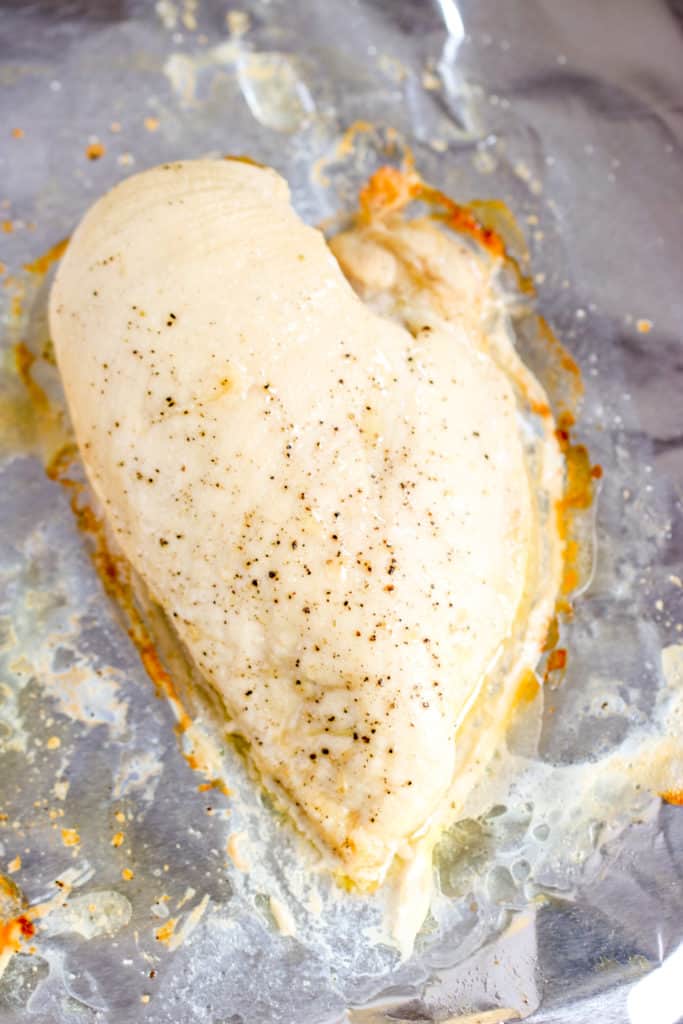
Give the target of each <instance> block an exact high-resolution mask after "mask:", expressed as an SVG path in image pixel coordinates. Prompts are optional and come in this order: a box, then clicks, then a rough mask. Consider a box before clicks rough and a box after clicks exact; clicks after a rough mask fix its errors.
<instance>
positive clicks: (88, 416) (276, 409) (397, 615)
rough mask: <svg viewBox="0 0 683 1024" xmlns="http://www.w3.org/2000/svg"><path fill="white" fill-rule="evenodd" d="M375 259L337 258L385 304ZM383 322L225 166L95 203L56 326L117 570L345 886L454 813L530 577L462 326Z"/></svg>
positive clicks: (527, 527) (166, 175) (63, 272)
mask: <svg viewBox="0 0 683 1024" xmlns="http://www.w3.org/2000/svg"><path fill="white" fill-rule="evenodd" d="M418 243H419V244H422V242H421V241H420V239H418ZM424 244H427V243H424ZM354 246H355V248H354ZM390 249H391V247H390V246H389V247H386V248H382V247H381V246H380V245H377V244H375V243H374V242H372V240H369V241H368V240H367V239H366V240H365V241H364V242H363V244H362V245H360V243H359V244H358V245H356V243H355V242H354V241H353V240H349V239H346V241H345V242H342V243H341V244H340V249H339V251H340V257H341V256H342V255H345V257H346V259H347V261H350V262H353V259H354V252H356V250H357V255H358V259H359V261H360V262H359V264H358V275H359V277H360V278H361V279H362V280H363V281H365V284H366V286H367V287H371V288H372V289H374V290H375V291H377V290H379V291H381V290H382V288H384V287H389V286H390V285H391V280H392V275H394V276H395V274H396V267H395V266H392V262H391V260H392V257H391V252H390ZM418 249H419V245H418ZM342 250H343V252H342ZM437 250H438V246H437ZM437 250H435V251H437ZM439 251H440V250H439ZM423 255H424V254H423ZM423 255H420V253H419V252H417V255H416V259H423ZM437 257H438V252H437ZM426 258H427V257H424V259H426ZM463 280H464V281H465V283H466V282H467V278H466V277H465V278H463ZM368 282H369V284H368ZM475 283H476V282H475ZM472 287H474V284H473V285H472ZM461 294H462V298H461V299H460V300H458V301H460V302H462V304H463V310H461V312H463V311H464V310H465V308H466V304H467V301H468V288H467V287H463V288H462V289H461ZM472 298H473V300H474V296H473V297H472ZM456 305H457V303H456ZM387 312H391V317H390V316H389V315H380V314H378V313H377V312H373V311H372V310H371V309H370V308H369V307H368V306H367V305H366V304H365V303H364V302H363V301H361V299H360V298H359V297H358V295H357V294H356V293H355V292H354V291H353V289H352V288H351V286H350V285H349V283H348V281H347V279H346V278H345V276H344V274H343V273H342V272H341V270H340V267H339V264H338V263H337V261H336V260H335V257H334V256H333V255H332V253H331V252H330V250H329V248H328V247H327V245H326V243H325V241H324V239H323V237H322V235H321V234H320V233H319V232H317V231H315V230H313V229H311V228H309V227H306V226H305V225H304V224H303V223H302V222H301V221H300V220H299V218H298V217H297V215H296V214H295V212H294V211H293V209H292V207H291V205H290V201H289V194H288V188H287V185H286V183H285V182H284V181H283V179H282V178H280V177H279V176H278V175H277V174H275V173H274V172H273V171H271V170H268V169H265V168H260V167H255V166H250V165H247V164H245V163H241V162H234V161H191V162H185V163H177V164H171V165H165V166H163V167H159V168H156V169H154V170H151V171H148V172H145V173H143V174H140V175H137V176H135V177H132V178H129V179H128V180H127V181H125V182H124V183H123V184H121V185H119V186H117V187H116V188H115V189H114V190H113V191H112V192H110V193H109V194H108V195H106V196H105V197H104V198H103V199H101V200H99V201H98V202H97V203H96V204H95V205H94V206H93V207H92V209H91V210H90V211H89V212H88V213H87V215H86V216H85V218H84V220H83V221H82V223H81V224H80V226H79V227H78V229H77V231H76V233H75V235H74V237H73V239H72V241H71V243H70V245H69V247H68V250H67V252H66V255H65V257H64V259H63V261H62V263H61V266H60V267H59V270H58V274H57V277H56V281H55V284H54V287H53V291H52V295H51V308H50V322H51V330H52V335H53V339H54V343H55V347H56V352H57V357H58V362H59V367H60V371H61V374H62V377H63V380H64V385H65V389H66V393H67V398H68V402H69V407H70V410H71V415H72V419H73V424H74V427H75V430H76V434H77V438H78V441H79V445H80V449H81V452H82V455H83V459H84V462H85V466H86V469H87V472H88V476H89V478H90V480H91V483H92V486H93V487H94V489H95V491H96V493H97V495H98V497H99V499H100V500H101V502H102V503H103V506H104V508H105V510H106V514H107V516H108V519H109V522H110V524H111V526H112V527H113V530H114V533H115V536H116V538H117V540H118V543H119V544H120V546H121V548H122V550H123V552H124V554H125V555H126V556H127V558H128V559H129V560H130V562H131V563H132V565H133V566H134V568H135V569H136V570H137V572H138V573H139V574H140V575H141V576H142V578H143V580H144V581H145V582H146V584H147V586H148V587H149V589H150V591H151V593H152V595H153V596H154V598H155V599H156V600H157V601H158V602H159V603H160V604H161V606H162V607H163V608H164V609H165V611H166V612H167V614H168V616H169V617H170V618H171V619H172V621H173V623H174V625H175V627H176V629H177V632H178V635H179V637H180V638H181V639H182V641H183V642H184V644H185V646H186V648H187V650H188V651H189V653H190V654H191V656H192V658H193V660H194V662H195V663H196V665H197V666H198V668H199V670H200V671H201V673H202V674H203V675H204V676H205V678H206V679H207V680H208V681H209V683H210V684H211V685H212V687H213V688H214V689H215V690H216V691H217V692H218V693H219V694H220V696H221V698H222V700H223V702H224V704H225V709H226V715H227V716H228V717H229V719H230V720H231V722H232V727H233V728H235V729H236V730H237V731H238V732H239V733H241V734H242V736H244V737H245V738H246V739H247V740H248V743H249V756H250V758H251V759H252V762H253V764H254V765H255V766H256V768H257V769H258V771H259V772H260V773H261V775H262V777H263V778H264V780H265V781H266V782H267V783H268V785H269V786H270V787H271V788H272V789H275V791H276V792H277V793H279V794H280V797H281V799H282V800H284V801H286V802H287V806H288V807H289V809H290V810H291V812H292V814H293V816H294V818H295V819H296V820H297V821H298V823H299V824H300V825H301V827H302V828H304V829H305V830H306V831H307V833H308V834H309V836H311V837H312V838H313V840H314V841H315V842H316V844H317V845H318V847H319V849H321V850H322V851H324V852H326V853H327V854H328V855H329V856H330V857H331V859H332V862H333V863H334V865H335V866H336V869H337V870H339V871H340V872H341V873H343V874H344V875H346V876H347V877H348V878H350V879H351V880H353V881H354V882H356V883H358V884H360V885H364V886H371V885H373V884H375V883H377V882H378V881H381V880H382V878H383V877H384V875H385V873H386V871H387V869H388V867H389V865H390V864H391V862H392V859H393V858H394V855H395V854H396V853H400V852H401V851H402V850H404V849H405V847H406V844H409V843H410V842H411V840H412V839H413V838H414V837H415V836H416V835H419V834H420V832H421V831H424V830H425V829H426V828H427V827H428V825H429V822H430V821H431V820H432V819H433V818H434V816H435V815H436V814H438V813H439V808H440V806H441V805H442V803H443V801H444V800H446V799H447V795H448V793H449V790H450V787H451V785H452V781H453V772H454V765H455V764H456V751H457V748H458V743H459V742H460V737H459V733H458V728H459V725H460V724H461V722H462V719H463V716H464V714H465V711H466V710H467V709H468V708H469V707H470V706H471V704H472V702H473V700H474V699H475V698H476V696H477V694H479V693H481V691H482V686H483V684H484V683H485V682H486V680H487V679H489V678H490V677H491V673H492V672H493V671H494V670H495V668H496V666H497V665H498V663H499V661H500V658H501V652H502V651H503V650H504V648H505V645H506V644H507V643H508V642H509V640H510V637H511V636H512V635H513V633H514V631H515V629H517V628H518V622H519V615H520V609H522V608H523V607H524V603H525V602H527V601H528V593H529V586H530V574H531V573H532V571H533V572H534V573H535V572H537V567H538V561H539V553H538V543H539V542H538V538H537V522H536V502H535V499H534V496H533V493H532V488H533V481H532V478H531V476H530V474H529V471H528V465H527V459H526V455H525V440H524V436H523V428H522V423H521V420H520V409H519V401H518V397H517V396H516V394H515V391H514V389H513V385H512V383H511V381H510V377H509V374H507V373H506V372H505V369H504V367H502V366H501V365H500V361H499V360H496V359H495V358H494V357H493V355H492V354H491V352H490V351H487V347H486V345H485V344H483V343H482V342H481V338H480V336H479V334H477V332H476V331H474V330H470V329H468V320H467V317H466V316H464V315H463V316H461V317H460V318H458V315H457V314H458V310H457V309H455V311H453V310H446V311H444V310H443V309H440V308H439V306H438V303H436V304H435V303H431V304H430V303H426V304H425V305H424V308H421V307H420V305H419V303H418V305H417V309H415V308H414V309H413V313H412V317H411V318H409V319H410V323H409V324H408V326H409V327H410V329H407V327H406V326H405V325H404V323H403V322H400V318H397V317H396V316H394V313H395V310H393V311H387ZM480 315H481V311H479V312H478V313H477V316H480ZM406 322H407V321H406Z"/></svg>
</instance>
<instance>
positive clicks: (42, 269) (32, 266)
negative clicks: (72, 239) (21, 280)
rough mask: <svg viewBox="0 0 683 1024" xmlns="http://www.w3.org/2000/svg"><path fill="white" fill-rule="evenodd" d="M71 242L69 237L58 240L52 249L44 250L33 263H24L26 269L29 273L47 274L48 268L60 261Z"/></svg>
mask: <svg viewBox="0 0 683 1024" xmlns="http://www.w3.org/2000/svg"><path fill="white" fill-rule="evenodd" d="M68 244H69V239H68V238H62V240H61V241H59V242H56V243H55V244H54V245H53V246H52V247H51V248H50V249H48V250H47V251H46V252H44V253H43V254H42V255H41V256H38V257H37V259H35V260H33V261H32V262H31V263H24V270H28V272H29V274H40V275H45V274H47V272H48V270H49V269H50V267H51V266H52V265H53V264H54V263H58V262H59V260H60V259H61V258H62V256H63V255H64V253H65V251H66V247H67V245H68Z"/></svg>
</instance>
